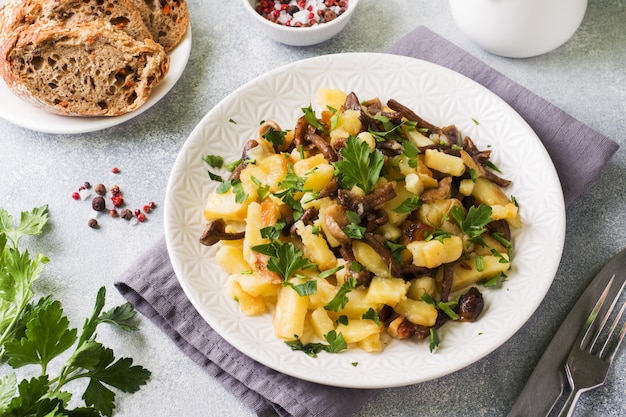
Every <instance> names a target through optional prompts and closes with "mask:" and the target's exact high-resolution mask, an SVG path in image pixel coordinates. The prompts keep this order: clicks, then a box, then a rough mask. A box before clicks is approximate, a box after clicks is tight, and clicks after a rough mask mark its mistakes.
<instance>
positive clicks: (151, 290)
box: [115, 27, 618, 417]
mask: <svg viewBox="0 0 626 417" xmlns="http://www.w3.org/2000/svg"><path fill="white" fill-rule="evenodd" d="M389 52H390V53H394V54H400V55H407V56H412V57H415V58H419V59H424V60H427V61H431V62H434V63H437V64H440V65H443V66H447V67H449V68H451V69H453V70H455V71H457V72H459V73H461V74H464V75H466V76H468V77H470V78H473V79H474V80H476V81H478V82H479V83H481V84H483V85H484V86H485V87H487V88H489V89H491V90H492V91H493V92H495V93H496V94H498V95H499V96H500V97H502V98H503V99H504V100H505V101H507V102H508V103H509V104H510V105H511V106H512V107H513V108H514V109H515V110H517V111H518V112H519V113H520V114H521V115H522V117H524V118H525V119H526V121H527V122H528V123H529V124H530V126H531V127H532V128H533V129H534V130H535V132H537V134H538V136H539V137H540V138H541V140H542V141H543V143H544V145H545V146H546V148H547V150H548V152H549V153H550V155H551V157H552V158H553V161H554V164H555V166H556V168H557V171H558V173H559V175H560V178H561V181H562V186H563V191H564V194H565V201H566V204H568V205H569V204H570V203H571V202H573V201H574V200H575V199H576V197H578V196H579V195H580V194H581V193H582V192H583V191H584V190H585V188H586V187H587V186H588V184H589V183H591V182H592V181H593V180H594V178H595V177H596V176H597V175H598V173H599V172H600V170H601V169H602V167H603V166H604V165H605V163H606V162H607V161H608V160H609V159H610V158H611V156H612V155H613V153H615V151H616V150H617V148H618V145H617V144H616V143H615V142H613V141H611V140H609V139H607V138H605V137H603V136H602V135H600V134H598V133H596V132H594V131H593V130H591V129H590V128H589V127H587V126H585V125H584V124H582V123H580V122H579V121H577V120H575V119H573V118H572V117H571V116H569V115H567V114H566V113H564V112H563V111H561V110H560V109H558V108H556V107H555V106H553V105H551V104H550V103H548V102H546V101H545V100H543V99H541V98H539V97H537V96H536V95H534V94H533V93H531V92H530V91H528V90H526V89H524V88H523V87H521V86H519V85H518V84H516V83H514V82H513V81H511V80H510V79H508V78H506V77H505V76H503V75H502V74H500V73H498V72H496V71H495V70H493V69H492V68H490V67H488V66H487V65H485V64H484V63H482V62H481V61H479V60H477V59H476V58H474V57H472V56H470V55H469V54H467V53H466V52H464V51H463V50H461V49H460V48H458V47H457V46H455V45H453V44H451V43H450V42H448V41H447V40H445V39H443V38H442V37H440V36H439V35H437V34H435V33H433V32H432V31H430V30H429V29H427V28H425V27H419V28H417V29H416V30H414V31H413V32H411V33H410V34H408V35H407V36H406V37H404V38H403V39H401V40H400V41H399V42H398V43H397V44H395V45H394V46H392V48H391V49H390V50H389ZM115 286H116V288H117V289H118V290H119V291H120V293H121V294H122V295H123V296H124V297H125V298H126V299H127V300H129V301H130V302H131V303H132V304H133V305H134V306H135V307H136V308H137V310H138V311H139V312H141V313H142V314H144V315H145V316H146V317H148V318H149V319H150V320H152V321H153V322H154V323H155V324H156V325H157V326H158V327H160V328H161V329H162V330H163V331H164V332H165V333H167V335H168V336H169V337H170V338H171V339H172V340H173V341H174V342H175V343H176V344H177V345H178V347H179V348H180V349H181V350H182V351H183V352H184V353H185V354H187V355H188V356H189V357H190V358H191V359H192V360H194V361H195V362H196V363H198V364H199V365H200V366H201V367H203V368H204V369H205V370H206V371H207V372H208V373H209V374H210V375H212V376H213V377H215V378H217V379H218V380H219V381H220V382H221V383H222V384H223V385H224V386H226V387H227V388H228V389H230V390H231V391H232V392H233V393H234V394H235V395H236V396H238V397H240V398H241V399H242V401H244V403H246V404H247V405H248V406H249V407H250V408H252V409H253V410H254V411H255V412H256V413H257V414H258V415H259V416H261V417H265V416H270V415H273V414H278V415H280V416H294V417H309V416H312V417H315V416H319V417H347V416H349V415H351V414H353V413H354V412H355V411H356V410H358V409H359V408H360V407H361V406H362V404H363V403H364V402H365V401H367V400H368V399H369V398H371V397H373V396H374V395H376V393H377V392H378V391H377V390H357V389H343V388H335V387H327V386H323V385H319V384H314V383H311V382H306V381H302V380H299V379H296V378H292V377H290V376H287V375H284V374H281V373H278V372H276V371H273V370H271V369H269V368H267V367H265V366H263V365H261V364H259V363H257V362H255V361H253V360H252V359H250V358H248V357H247V356H245V355H243V354H242V353H240V352H239V351H238V350H236V349H235V348H234V347H232V346H231V345H229V344H228V343H226V342H225V341H224V340H223V339H222V338H221V337H220V336H219V335H218V334H217V333H216V332H215V331H214V330H213V329H212V328H211V327H210V326H209V325H208V324H206V322H205V321H204V320H203V319H202V318H201V317H200V315H199V314H198V313H197V312H196V310H195V309H194V308H193V306H192V305H191V303H190V302H189V300H188V299H187V297H186V296H185V294H184V292H183V291H182V289H181V287H180V286H179V284H178V281H177V279H176V276H175V275H174V271H173V269H172V266H171V264H170V261H169V257H168V254H167V247H166V245H165V240H164V239H161V240H160V241H159V242H158V243H157V244H156V245H155V246H154V247H153V248H152V249H150V250H149V251H148V252H146V253H145V254H144V255H143V256H142V257H141V259H139V260H138V262H137V263H136V264H135V265H133V266H132V267H131V268H130V269H129V270H128V271H127V272H126V273H125V274H124V275H123V276H122V277H121V279H120V280H119V281H118V282H116V283H115Z"/></svg>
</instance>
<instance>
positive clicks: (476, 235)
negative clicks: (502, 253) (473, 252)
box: [450, 203, 493, 246]
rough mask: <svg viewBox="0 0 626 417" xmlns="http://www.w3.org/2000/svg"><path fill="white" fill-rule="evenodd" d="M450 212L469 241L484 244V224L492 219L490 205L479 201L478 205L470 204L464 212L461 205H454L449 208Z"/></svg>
mask: <svg viewBox="0 0 626 417" xmlns="http://www.w3.org/2000/svg"><path fill="white" fill-rule="evenodd" d="M450 214H452V217H453V218H454V220H456V222H457V223H458V225H459V227H460V228H461V230H462V231H463V233H464V234H466V235H467V236H468V237H469V241H470V242H472V243H476V244H478V245H481V246H486V244H485V241H484V240H483V239H482V237H481V236H482V234H483V233H485V232H486V230H487V229H486V228H485V226H486V225H488V224H489V223H491V222H492V221H493V219H492V218H491V207H489V206H488V205H486V204H484V203H481V204H480V205H479V206H472V207H470V208H469V210H468V211H467V214H465V210H464V209H463V208H462V207H459V206H454V207H452V209H450Z"/></svg>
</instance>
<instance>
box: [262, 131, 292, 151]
mask: <svg viewBox="0 0 626 417" xmlns="http://www.w3.org/2000/svg"><path fill="white" fill-rule="evenodd" d="M286 134H287V132H286V131H284V130H276V129H274V128H269V129H268V130H267V132H265V133H264V134H263V137H264V138H265V140H267V141H268V142H270V143H271V144H272V145H274V146H276V147H278V146H281V145H282V144H283V143H285V135H286Z"/></svg>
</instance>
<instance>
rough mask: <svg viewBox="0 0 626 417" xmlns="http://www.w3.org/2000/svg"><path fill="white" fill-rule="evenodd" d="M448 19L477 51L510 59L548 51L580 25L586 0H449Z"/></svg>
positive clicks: (585, 8) (563, 41)
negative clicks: (450, 19) (451, 20)
mask: <svg viewBox="0 0 626 417" xmlns="http://www.w3.org/2000/svg"><path fill="white" fill-rule="evenodd" d="M449 2H450V11H451V13H452V18H453V19H454V21H455V23H456V24H457V26H458V27H459V29H460V30H461V31H462V32H464V33H465V34H466V35H467V36H468V37H469V38H470V39H471V40H472V41H474V42H475V43H476V44H478V46H480V47H481V48H483V49H485V50H487V51H489V52H491V53H494V54H497V55H501V56H506V57H510V58H528V57H532V56H536V55H541V54H545V53H547V52H550V51H552V50H554V49H556V48H558V47H559V46H561V45H562V44H564V43H565V42H567V40H568V39H569V38H570V37H571V36H572V35H573V34H574V33H575V32H576V30H577V29H578V27H579V26H580V24H581V22H582V20H583V17H584V16H585V11H586V10H587V0H449Z"/></svg>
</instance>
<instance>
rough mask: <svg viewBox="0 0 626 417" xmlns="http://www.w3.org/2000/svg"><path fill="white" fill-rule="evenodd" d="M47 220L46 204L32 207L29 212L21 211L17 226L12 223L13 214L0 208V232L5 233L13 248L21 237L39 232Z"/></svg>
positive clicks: (35, 234)
mask: <svg viewBox="0 0 626 417" xmlns="http://www.w3.org/2000/svg"><path fill="white" fill-rule="evenodd" d="M47 222H48V205H43V206H41V207H37V208H34V209H33V210H31V211H30V212H28V211H23V212H21V213H20V222H19V224H18V226H17V227H14V225H13V216H11V215H10V214H9V213H8V212H7V211H6V210H5V209H2V208H0V234H5V235H6V237H7V238H8V240H10V241H11V242H12V243H13V247H14V248H17V246H18V244H19V241H20V239H21V238H22V237H24V236H37V235H39V234H41V232H42V231H43V228H44V226H45V225H46V223H47Z"/></svg>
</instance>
